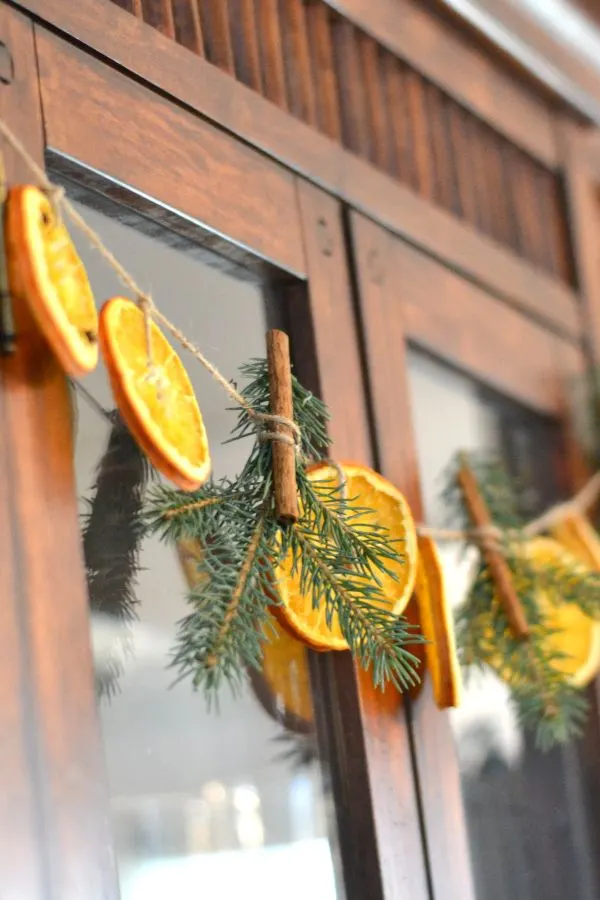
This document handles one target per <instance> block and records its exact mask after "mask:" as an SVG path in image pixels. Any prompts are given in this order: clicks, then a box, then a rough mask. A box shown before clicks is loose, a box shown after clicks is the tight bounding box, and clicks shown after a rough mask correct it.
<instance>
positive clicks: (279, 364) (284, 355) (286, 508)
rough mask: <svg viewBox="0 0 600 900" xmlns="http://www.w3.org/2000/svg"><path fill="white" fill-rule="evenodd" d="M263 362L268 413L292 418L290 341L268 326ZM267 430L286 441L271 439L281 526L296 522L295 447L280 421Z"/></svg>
mask: <svg viewBox="0 0 600 900" xmlns="http://www.w3.org/2000/svg"><path fill="white" fill-rule="evenodd" d="M267 364H268V369H269V390H270V395H271V413H272V414H273V415H276V416H283V417H284V418H286V419H292V418H293V412H294V411H293V406H292V369H291V364H290V342H289V338H288V336H287V334H285V332H283V331H278V330H277V329H276V328H272V329H271V330H270V331H268V332H267ZM269 431H272V432H273V433H275V434H281V435H286V436H287V437H288V438H289V440H290V442H289V443H287V442H284V441H282V440H277V439H274V440H273V487H274V491H275V514H276V516H277V521H278V522H279V523H280V524H281V525H290V524H292V523H293V522H297V521H298V490H297V487H296V448H295V446H294V443H293V437H294V435H293V433H292V431H291V429H290V428H289V427H288V426H286V425H284V424H280V423H275V422H269Z"/></svg>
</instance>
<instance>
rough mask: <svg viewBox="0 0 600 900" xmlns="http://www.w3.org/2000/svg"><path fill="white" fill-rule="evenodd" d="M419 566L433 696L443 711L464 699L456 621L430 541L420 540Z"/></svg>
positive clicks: (418, 584)
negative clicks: (455, 628) (457, 653)
mask: <svg viewBox="0 0 600 900" xmlns="http://www.w3.org/2000/svg"><path fill="white" fill-rule="evenodd" d="M418 547H419V564H418V570H417V580H416V584H415V593H416V595H417V601H418V605H419V619H420V624H421V630H422V633H423V635H424V636H425V638H426V639H427V641H428V643H427V644H426V646H425V654H426V658H427V667H428V669H429V673H430V676H431V681H432V685H433V696H434V699H435V702H436V704H437V706H438V707H439V708H440V709H446V708H447V707H450V706H458V705H459V703H460V695H461V676H460V666H459V663H458V658H457V655H456V642H455V637H454V620H453V617H452V610H451V608H450V604H449V602H448V597H447V595H446V590H445V585H444V573H443V569H442V563H441V560H440V557H439V554H438V552H437V548H436V546H435V544H434V542H433V541H432V539H431V538H430V537H425V536H422V535H420V536H419V538H418Z"/></svg>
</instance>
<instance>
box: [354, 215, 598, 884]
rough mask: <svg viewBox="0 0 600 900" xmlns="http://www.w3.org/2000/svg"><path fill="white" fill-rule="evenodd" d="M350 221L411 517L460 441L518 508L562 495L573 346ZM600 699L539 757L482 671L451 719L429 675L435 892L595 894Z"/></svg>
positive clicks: (424, 778)
mask: <svg viewBox="0 0 600 900" xmlns="http://www.w3.org/2000/svg"><path fill="white" fill-rule="evenodd" d="M351 230H352V237H353V240H354V246H355V254H356V266H357V274H358V288H359V297H360V311H361V317H362V322H363V328H364V339H365V351H366V359H367V368H368V374H369V379H370V385H371V396H372V403H373V418H374V429H375V432H376V442H377V449H378V454H379V459H380V465H381V469H382V471H383V473H384V474H386V475H387V476H388V477H390V478H391V479H392V480H394V481H395V482H396V483H398V484H400V485H401V486H403V487H404V489H405V491H406V493H407V496H408V497H409V498H410V501H411V503H412V505H413V508H414V509H415V513H416V516H417V517H418V518H420V519H421V521H424V522H426V523H427V524H429V525H433V526H435V525H438V526H439V525H443V524H444V520H443V516H444V508H443V506H442V504H441V502H440V499H439V490H440V476H441V475H442V474H443V472H444V471H445V470H446V468H447V466H448V463H449V462H450V461H451V459H452V457H453V456H454V454H455V453H456V452H457V451H458V450H460V449H466V450H483V451H493V452H494V453H496V454H498V455H499V456H500V457H502V458H503V459H504V460H505V461H506V463H507V464H508V466H509V468H510V469H511V470H512V471H513V472H514V473H515V474H516V475H521V476H525V477H526V478H527V480H528V481H529V482H530V483H531V486H532V487H531V491H530V492H529V493H528V494H527V495H525V496H523V498H522V500H523V505H524V512H525V514H527V515H531V516H533V515H535V514H536V513H537V512H539V511H540V510H541V509H543V508H545V507H547V506H548V505H549V504H550V503H552V502H553V501H555V500H556V499H557V498H560V497H561V496H564V495H565V492H568V490H569V489H570V487H571V486H572V483H573V482H572V477H573V471H574V462H575V461H576V458H575V454H574V452H573V447H572V446H571V449H570V450H569V448H568V445H567V438H568V428H567V419H566V408H567V407H566V395H565V392H566V391H567V389H570V388H571V387H572V385H573V379H574V378H576V377H579V378H581V371H582V365H583V357H582V354H581V351H580V349H579V348H578V347H577V345H576V344H570V343H569V342H568V341H566V340H563V339H562V338H560V337H558V336H556V335H554V334H552V333H550V332H547V331H545V330H543V329H542V328H540V327H539V326H538V325H537V324H535V323H534V322H533V321H531V320H529V319H527V318H525V317H524V316H523V315H521V314H520V313H518V312H516V311H515V310H513V309H511V308H510V307H509V306H508V305H505V304H504V303H501V302H499V301H497V300H495V299H494V298H492V297H490V296H487V295H486V294H485V293H484V292H483V291H482V290H480V289H479V288H477V287H475V286H474V285H472V284H469V283H468V282H466V281H463V280H462V279H461V278H460V277H459V276H458V275H456V274H455V273H453V272H451V271H448V270H446V269H445V268H444V267H443V266H442V265H440V264H439V263H438V262H437V261H435V260H433V259H431V258H428V257H426V256H425V255H423V254H421V253H419V252H418V251H417V250H415V249H414V248H412V247H410V246H409V245H407V244H405V243H404V242H402V241H400V240H399V239H396V238H394V237H392V236H390V235H389V234H387V233H385V232H383V231H381V229H379V228H378V227H377V226H375V225H374V224H373V223H371V222H369V221H367V220H366V219H364V218H362V217H361V216H359V215H353V216H352V223H351ZM442 553H443V561H444V568H445V575H446V579H447V584H448V590H449V594H450V598H451V601H452V602H453V603H454V604H458V603H460V601H461V599H462V598H463V597H464V596H465V591H466V590H467V588H468V571H467V570H466V568H465V566H466V565H467V564H468V563H469V561H470V560H469V559H468V558H467V560H466V561H464V560H462V557H461V555H460V554H459V553H458V549H457V548H456V547H455V546H452V545H444V546H443V547H442ZM594 694H595V689H594V687H593V686H592V688H590V699H591V701H592V715H591V716H590V719H589V724H588V728H587V732H586V734H585V736H584V738H583V739H582V740H581V741H580V742H574V743H573V744H571V745H569V746H567V747H565V748H563V749H557V750H554V751H552V752H551V753H548V754H543V753H541V752H539V751H537V750H536V749H535V748H534V746H533V742H532V740H531V739H530V737H529V736H528V735H526V734H524V733H523V732H522V730H521V728H520V726H519V724H518V722H517V720H516V718H515V715H514V713H513V711H512V709H511V707H510V704H509V702H508V696H507V692H506V689H505V687H504V685H503V684H502V683H501V682H500V681H499V680H498V679H496V678H495V677H493V676H492V675H491V674H490V675H487V676H485V677H484V678H482V679H480V680H479V681H477V679H475V680H473V681H471V682H469V683H468V684H467V686H466V688H465V693H464V699H463V702H462V705H461V707H460V708H459V709H457V710H455V711H452V712H450V713H449V712H440V711H438V710H437V709H436V708H435V706H434V703H433V698H432V694H431V687H430V683H429V680H428V679H427V677H426V678H425V683H424V686H423V689H422V691H421V693H420V695H419V696H418V697H417V698H416V699H415V700H414V702H413V703H411V709H410V722H411V728H412V738H413V741H414V748H415V758H416V767H417V773H418V783H419V789H420V799H421V804H422V809H423V819H424V827H425V834H426V843H427V854H428V860H429V867H430V872H431V883H432V890H433V896H434V897H435V898H436V900H442V898H443V900H449V898H452V900H454V898H456V900H459V898H460V900H464V898H476V900H484V898H485V900H490V898H492V900H508V898H514V897H518V898H527V900H537V898H544V900H546V898H557V900H558V898H562V897H566V896H569V897H578V898H579V897H581V898H590V900H591V898H592V897H595V896H597V895H598V892H599V890H600V881H599V877H600V873H599V872H598V866H597V860H598V848H599V843H598V841H599V837H600V833H599V830H598V826H599V824H600V823H599V821H598V808H599V806H598V801H599V794H598V785H599V783H600V782H599V776H600V768H599V766H598V761H597V753H596V751H595V750H594V747H595V746H596V747H597V742H598V718H597V706H596V705H595V697H594Z"/></svg>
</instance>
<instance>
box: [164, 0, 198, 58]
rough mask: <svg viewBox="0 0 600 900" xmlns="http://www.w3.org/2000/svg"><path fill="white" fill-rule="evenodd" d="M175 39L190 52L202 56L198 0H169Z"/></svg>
mask: <svg viewBox="0 0 600 900" xmlns="http://www.w3.org/2000/svg"><path fill="white" fill-rule="evenodd" d="M171 6H172V9H173V27H174V29H175V40H176V41H177V43H178V44H181V45H182V46H183V47H187V49H188V50H191V51H192V53H196V54H197V55H198V56H204V38H203V35H202V23H201V22H200V10H199V8H198V0H171Z"/></svg>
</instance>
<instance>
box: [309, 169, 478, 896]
mask: <svg viewBox="0 0 600 900" xmlns="http://www.w3.org/2000/svg"><path fill="white" fill-rule="evenodd" d="M298 186H299V198H300V209H301V213H302V218H303V225H304V242H305V247H306V255H307V266H308V294H309V316H306V314H305V313H304V314H303V315H302V316H301V318H300V321H299V323H298V324H299V330H300V335H301V336H303V337H304V339H306V335H307V333H308V332H309V331H310V330H311V329H312V333H313V337H314V350H315V351H316V352H315V353H313V354H312V358H313V359H315V361H316V365H317V367H318V384H314V382H313V384H311V388H314V389H317V388H318V389H319V390H320V392H321V395H322V397H323V399H324V400H325V402H326V403H327V404H328V406H329V408H330V409H331V411H332V420H331V437H332V439H333V446H334V453H335V454H336V456H337V457H338V458H342V459H343V458H347V459H348V458H350V459H356V460H358V461H363V462H367V463H368V462H371V447H370V441H369V425H368V418H369V416H368V409H367V401H366V396H365V386H364V381H363V375H362V371H361V352H360V340H359V335H358V333H357V327H356V320H355V314H354V308H353V298H352V289H351V285H350V281H349V277H348V268H347V263H346V256H345V251H344V237H343V230H342V222H341V208H340V204H339V203H338V202H337V201H336V200H334V199H333V198H332V197H330V196H328V195H327V194H325V193H324V192H323V191H321V190H319V189H318V188H316V187H314V186H312V185H309V184H307V183H306V182H303V181H299V182H298ZM297 315H300V312H299V311H298V312H297ZM307 318H308V319H309V320H310V326H308V327H307ZM334 333H335V335H336V340H335V341H332V339H331V336H332V334H334ZM292 342H293V343H292V346H293V347H295V348H297V344H296V341H295V339H294V331H293V329H292ZM310 358H311V354H307V353H304V354H302V353H300V354H299V355H298V357H297V359H296V366H297V367H301V366H302V365H304V366H307V365H310ZM299 374H300V377H301V378H302V380H303V381H306V378H305V374H304V373H303V372H301V373H299ZM311 676H312V677H313V679H314V681H315V682H316V683H317V686H318V687H319V688H320V690H318V691H317V703H316V712H317V723H318V727H319V736H320V737H324V738H325V742H326V745H328V746H329V747H331V748H332V752H331V753H330V758H331V763H332V764H331V779H332V785H333V796H334V801H335V812H336V815H337V820H338V831H339V834H340V851H341V855H342V861H343V868H344V875H345V894H346V896H347V900H366V898H369V900H396V898H398V900H399V898H404V897H405V896H409V895H410V896H414V897H419V898H420V897H426V896H427V882H426V874H425V863H424V855H423V846H422V842H421V834H420V827H419V814H418V804H417V798H416V792H415V785H414V780H413V772H412V763H411V753H410V741H409V736H408V732H407V724H406V718H405V714H404V711H403V709H402V705H401V700H400V698H399V695H398V693H397V692H396V691H395V690H392V691H387V692H385V693H384V692H381V691H379V690H376V689H375V688H373V684H372V681H371V679H370V677H369V676H368V675H367V676H366V677H364V678H363V677H361V675H360V674H359V673H358V672H357V669H356V667H354V666H353V663H352V659H351V657H350V655H349V654H347V653H337V654H334V653H328V654H312V658H311ZM465 900H469V898H465Z"/></svg>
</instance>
